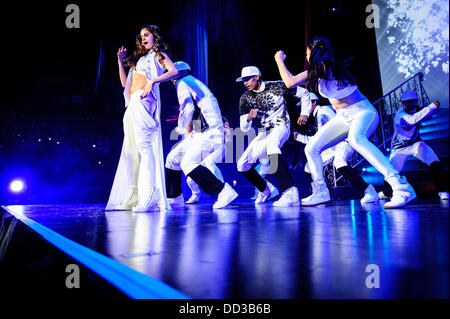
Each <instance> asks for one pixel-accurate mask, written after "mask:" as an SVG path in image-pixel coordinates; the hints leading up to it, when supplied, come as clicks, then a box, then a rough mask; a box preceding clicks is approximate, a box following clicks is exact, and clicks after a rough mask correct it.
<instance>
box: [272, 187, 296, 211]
mask: <svg viewBox="0 0 450 319" xmlns="http://www.w3.org/2000/svg"><path fill="white" fill-rule="evenodd" d="M273 206H275V207H295V206H300V196H299V195H298V189H297V187H295V186H292V187H291V188H288V189H287V190H285V191H284V192H283V194H282V195H281V197H280V199H279V200H277V201H276V202H275V203H273Z"/></svg>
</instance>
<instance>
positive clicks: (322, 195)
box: [302, 181, 331, 206]
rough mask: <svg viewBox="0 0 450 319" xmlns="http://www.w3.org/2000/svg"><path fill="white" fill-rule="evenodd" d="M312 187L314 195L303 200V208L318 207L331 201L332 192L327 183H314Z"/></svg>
mask: <svg viewBox="0 0 450 319" xmlns="http://www.w3.org/2000/svg"><path fill="white" fill-rule="evenodd" d="M311 186H312V191H313V193H312V194H311V195H310V196H308V197H306V198H303V199H302V205H303V206H316V205H320V204H325V203H327V202H329V201H330V200H331V196H330V191H329V190H328V187H327V184H326V183H325V181H320V182H312V183H311Z"/></svg>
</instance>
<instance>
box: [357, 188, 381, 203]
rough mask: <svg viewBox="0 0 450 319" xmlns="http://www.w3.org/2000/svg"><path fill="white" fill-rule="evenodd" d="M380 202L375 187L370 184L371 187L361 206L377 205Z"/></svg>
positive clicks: (365, 193)
mask: <svg viewBox="0 0 450 319" xmlns="http://www.w3.org/2000/svg"><path fill="white" fill-rule="evenodd" d="M378 201H379V198H378V194H377V191H376V190H375V187H373V185H372V184H369V186H367V188H366V190H365V191H364V197H363V198H361V204H365V203H377V202H378Z"/></svg>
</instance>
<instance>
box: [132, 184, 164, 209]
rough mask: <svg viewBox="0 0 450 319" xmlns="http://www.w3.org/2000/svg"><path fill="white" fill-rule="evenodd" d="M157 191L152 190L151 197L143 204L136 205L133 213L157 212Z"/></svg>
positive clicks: (158, 197)
mask: <svg viewBox="0 0 450 319" xmlns="http://www.w3.org/2000/svg"><path fill="white" fill-rule="evenodd" d="M159 199H160V196H159V191H158V190H157V189H156V188H153V190H152V192H151V195H150V196H149V198H148V199H147V200H146V202H145V203H142V204H138V205H137V206H135V207H134V208H133V212H152V211H156V210H159Z"/></svg>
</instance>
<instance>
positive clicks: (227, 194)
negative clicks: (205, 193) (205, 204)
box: [213, 183, 238, 208]
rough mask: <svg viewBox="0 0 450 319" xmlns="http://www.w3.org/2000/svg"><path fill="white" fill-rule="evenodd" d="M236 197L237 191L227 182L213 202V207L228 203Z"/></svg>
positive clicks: (223, 205)
mask: <svg viewBox="0 0 450 319" xmlns="http://www.w3.org/2000/svg"><path fill="white" fill-rule="evenodd" d="M236 197H238V193H236V191H235V190H234V189H233V188H232V187H231V186H230V185H229V184H228V183H225V185H224V187H223V189H222V191H221V192H220V193H219V196H218V197H217V201H216V202H215V203H214V205H213V208H222V207H225V206H227V205H228V204H230V203H231V202H232V201H234V200H235V199H236Z"/></svg>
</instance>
